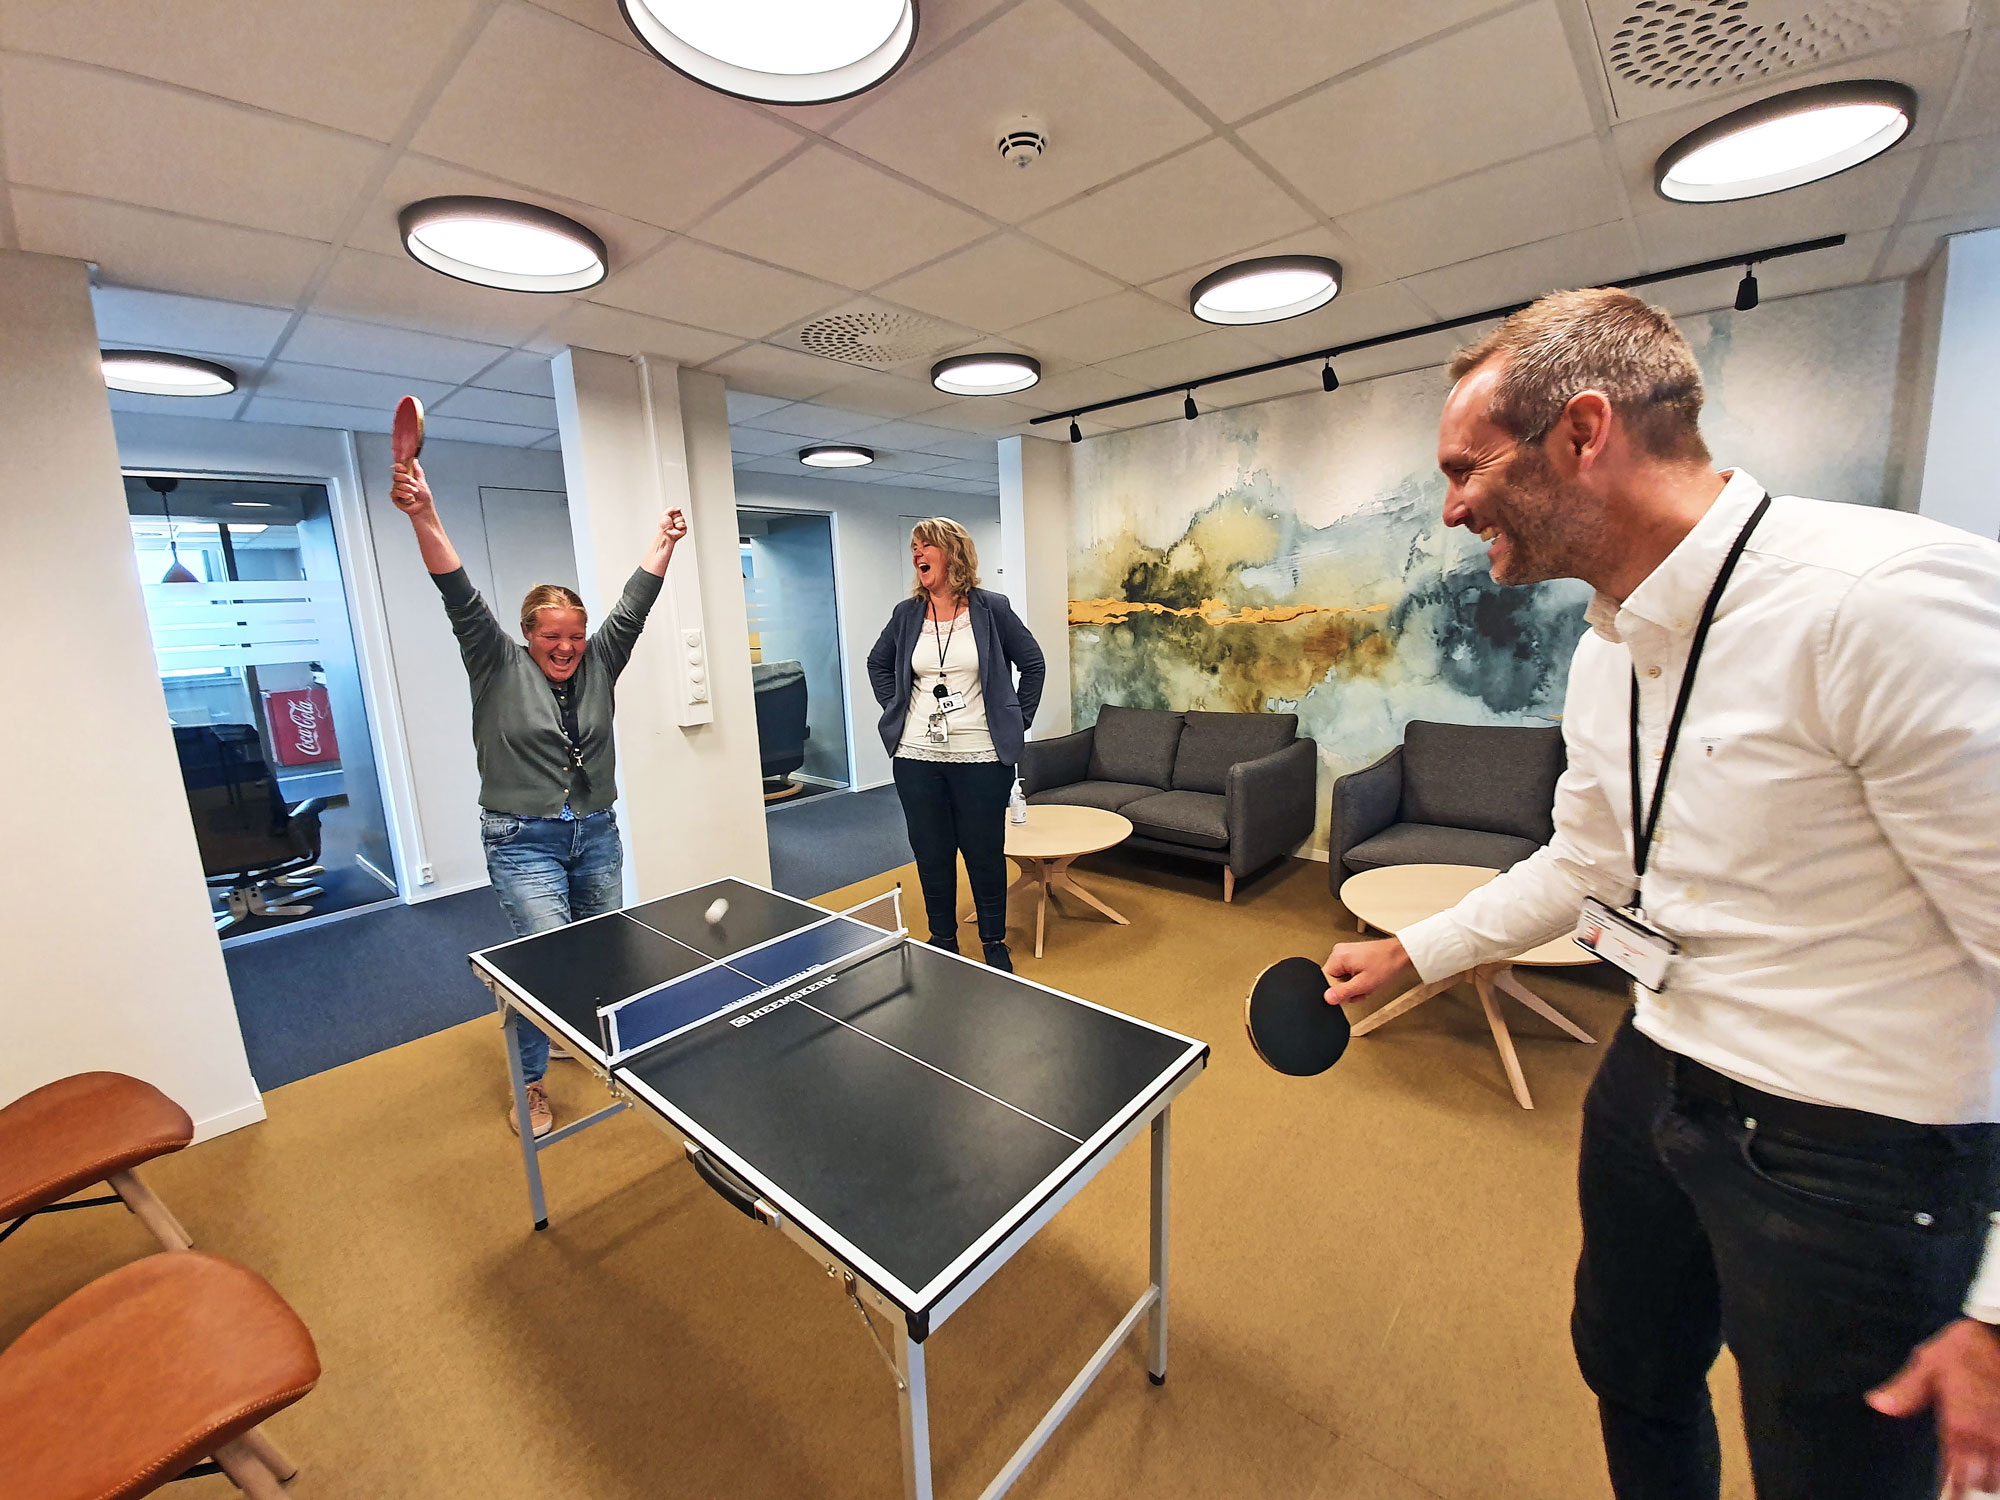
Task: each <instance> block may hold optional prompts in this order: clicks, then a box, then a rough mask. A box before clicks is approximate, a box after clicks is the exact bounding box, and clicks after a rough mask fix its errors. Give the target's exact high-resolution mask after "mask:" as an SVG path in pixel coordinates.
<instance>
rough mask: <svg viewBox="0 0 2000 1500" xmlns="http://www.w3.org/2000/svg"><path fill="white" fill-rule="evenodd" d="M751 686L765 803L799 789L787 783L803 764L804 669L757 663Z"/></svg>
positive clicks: (796, 665) (805, 729)
mask: <svg viewBox="0 0 2000 1500" xmlns="http://www.w3.org/2000/svg"><path fill="white" fill-rule="evenodd" d="M750 687H751V691H752V692H753V693H754V694H755V696H756V704H757V756H758V759H759V761H760V762H761V763H762V768H763V776H764V780H765V781H766V782H767V783H768V782H776V783H778V785H777V786H776V787H772V786H768V785H767V786H766V787H765V789H764V796H765V800H767V801H770V800H774V799H776V798H778V797H783V796H789V795H791V793H792V792H795V791H797V790H798V788H796V787H793V786H791V785H790V784H789V778H790V776H791V774H792V772H794V771H796V770H798V768H799V767H800V766H802V765H804V764H805V763H806V741H807V739H809V738H810V737H811V735H812V730H811V729H810V728H808V727H807V725H806V706H807V699H806V670H805V667H804V666H803V665H802V664H800V663H799V662H796V661H769V662H759V663H757V664H756V665H755V666H753V667H751V669H750Z"/></svg>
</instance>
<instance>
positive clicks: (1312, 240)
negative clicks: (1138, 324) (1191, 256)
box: [1143, 224, 1387, 328]
mask: <svg viewBox="0 0 2000 1500" xmlns="http://www.w3.org/2000/svg"><path fill="white" fill-rule="evenodd" d="M1270 255H1323V256H1326V257H1327V258H1328V259H1330V260H1333V261H1337V262H1338V263H1339V265H1340V273H1341V277H1340V295H1341V296H1343V297H1345V296H1347V295H1349V294H1350V293H1353V292H1358V291H1360V290H1362V289H1363V288H1365V287H1371V286H1375V285H1377V284H1378V283H1380V282H1381V281H1383V280H1385V279H1386V278H1387V272H1386V271H1384V270H1383V268H1382V267H1381V266H1380V265H1379V264H1377V263H1376V261H1375V260H1374V259H1373V258H1372V257H1371V256H1370V255H1369V254H1368V252H1367V251H1366V250H1364V249H1362V248H1361V246H1360V245H1358V244H1357V243H1356V242H1355V239H1354V236H1353V235H1351V234H1348V233H1347V232H1346V231H1344V230H1341V229H1338V228H1332V229H1329V228H1328V227H1327V226H1325V225H1324V224H1315V225H1313V226H1312V227H1311V228H1310V229H1303V230H1300V231H1299V232H1298V233H1296V234H1285V235H1280V236H1278V238H1277V239H1275V240H1268V241H1266V242H1265V243H1264V244H1261V245H1252V246H1250V247H1249V248H1248V249H1245V250H1239V251H1235V252H1233V253H1231V254H1228V255H1220V256H1211V257H1210V258H1209V259H1207V260H1205V261H1199V262H1197V263H1196V264H1194V265H1192V266H1189V267H1187V268H1186V269H1184V270H1181V271H1176V272H1175V273H1174V274H1173V275H1172V276H1168V277H1165V278H1163V279H1161V280H1159V281H1154V282H1149V283H1148V284H1147V285H1146V286H1145V287H1144V288H1143V290H1144V291H1146V292H1148V293H1149V294H1151V295H1152V296H1154V297H1157V298H1159V299H1160V301H1162V302H1164V303H1166V304H1167V305H1168V306H1170V307H1178V308H1187V307H1188V306H1189V305H1190V303H1191V301H1192V299H1193V296H1194V287H1195V283H1196V282H1198V281H1200V280H1201V279H1202V278H1203V277H1204V276H1207V275H1209V274H1210V273H1211V272H1214V271H1219V270H1221V269H1222V268H1223V267H1224V266H1227V265H1233V264H1235V263H1236V262H1237V261H1239V260H1256V259H1262V258H1263V257H1265V256H1270ZM1190 316H1192V314H1190ZM1245 326H1247V327H1253V328H1254V327H1256V326H1258V325H1254V324H1251V325H1245Z"/></svg>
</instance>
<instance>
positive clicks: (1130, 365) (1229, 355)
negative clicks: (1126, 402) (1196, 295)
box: [1103, 328, 1271, 388]
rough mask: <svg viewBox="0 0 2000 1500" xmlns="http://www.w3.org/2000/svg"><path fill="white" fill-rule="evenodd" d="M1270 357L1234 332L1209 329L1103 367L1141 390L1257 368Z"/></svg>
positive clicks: (1113, 361) (1115, 360)
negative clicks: (1131, 381) (1237, 370)
mask: <svg viewBox="0 0 2000 1500" xmlns="http://www.w3.org/2000/svg"><path fill="white" fill-rule="evenodd" d="M1270 357H1271V355H1270V352H1269V351H1268V350H1266V349H1264V348H1263V347H1261V346H1260V345H1258V344H1256V343H1253V342H1252V341H1251V340H1250V339H1248V338H1246V337H1245V336H1244V335H1243V334H1242V333H1240V332H1239V331H1237V330H1236V329H1233V328H1211V329H1209V331H1208V332H1206V333H1197V334H1195V335H1194V336H1193V337H1192V338H1185V339H1177V340H1175V341H1174V342H1173V343H1171V344H1161V345H1159V346H1158V347H1157V348H1153V349H1144V350H1141V351H1140V352H1139V353H1137V354H1125V355H1120V356H1119V357H1118V358H1117V359H1107V360H1106V361H1104V365H1103V368H1104V369H1106V370H1109V371H1110V372H1111V373H1112V374H1114V375H1122V376H1124V377H1125V378H1126V379H1127V380H1136V381H1138V382H1139V383H1140V385H1141V387H1142V388H1150V387H1152V386H1160V385H1174V384H1177V383H1178V382H1180V381H1184V380H1199V379H1200V378H1201V377H1202V376H1204V375H1214V374H1217V373H1219V372H1221V371H1223V370H1235V369H1241V368H1243V367H1244V366H1245V365H1259V364H1262V363H1264V361H1265V360H1267V359H1269V358H1270Z"/></svg>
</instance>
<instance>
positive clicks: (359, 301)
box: [312, 250, 569, 344]
mask: <svg viewBox="0 0 2000 1500" xmlns="http://www.w3.org/2000/svg"><path fill="white" fill-rule="evenodd" d="M568 300H569V299H568V298H565V297H556V296H547V295H539V294H535V293H529V292H503V291H499V290H497V289H495V288H493V287H483V286H474V285H473V284H472V283H471V282H467V281H459V280H457V279H456V278H455V277H451V276H445V275H443V274H441V273H439V272H437V271H433V270H432V269H431V268H430V267H429V266H425V265H421V264H419V263H418V262H417V261H415V260H412V259H411V258H410V257H409V256H407V255H393V256H390V255H377V254H375V253H374V252H373V251H369V250H343V251H341V252H340V255H339V256H338V258H336V259H335V261H334V263H333V269H332V271H331V272H330V273H329V274H328V276H327V278H326V281H325V282H324V283H323V284H322V285H321V286H320V289H319V291H318V292H317V293H316V294H315V295H314V297H313V300H312V308H313V311H314V312H322V313H331V314H333V315H334V316H335V317H343V318H359V319H361V320H363V321H364V322H371V323H393V324H396V325H397V326H398V327H403V328H420V329H423V330H425V331H426V332H430V333H443V334H450V335H452V336H453V337H460V338H466V337H469V338H476V339H483V340H489V341H491V342H493V343H496V344H518V343H520V342H521V341H522V340H523V339H525V338H527V337H528V335H529V334H531V333H533V332H534V331H535V330H536V329H538V328H540V327H542V325H543V324H545V323H547V322H548V321H549V319H551V318H553V317H554V316H556V315H557V314H558V313H560V312H561V311H562V309H563V306H564V305H565V303H567V301H568Z"/></svg>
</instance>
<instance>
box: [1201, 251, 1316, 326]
mask: <svg viewBox="0 0 2000 1500" xmlns="http://www.w3.org/2000/svg"><path fill="white" fill-rule="evenodd" d="M1340 275H1341V272H1340V262H1339V261H1337V260H1329V259H1327V258H1326V257H1325V256H1324V255H1265V256H1260V257H1258V258H1257V259H1256V260H1239V261H1238V262H1237V263H1236V264H1235V265H1233V266H1224V267H1223V268H1222V269H1221V270H1220V271H1211V272H1210V273H1209V274H1208V275H1206V276H1204V277H1202V278H1201V280H1199V281H1197V282H1196V283H1195V284H1194V290H1193V291H1192V292H1190V293H1188V308H1189V310H1190V311H1191V312H1193V313H1194V315H1195V316H1196V317H1197V318H1200V319H1201V320H1202V321H1203V322H1204V323H1277V322H1280V321H1282V320H1283V319H1285V318H1296V317H1298V316H1299V315H1300V314H1302V313H1309V312H1311V311H1312V310H1313V309H1314V308H1317V307H1325V306H1326V305H1327V303H1329V302H1331V301H1332V300H1333V299H1334V298H1335V297H1337V296H1339V295H1340Z"/></svg>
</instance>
